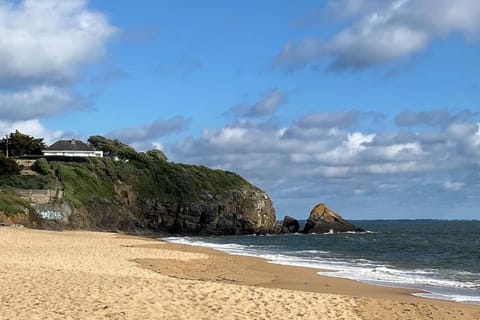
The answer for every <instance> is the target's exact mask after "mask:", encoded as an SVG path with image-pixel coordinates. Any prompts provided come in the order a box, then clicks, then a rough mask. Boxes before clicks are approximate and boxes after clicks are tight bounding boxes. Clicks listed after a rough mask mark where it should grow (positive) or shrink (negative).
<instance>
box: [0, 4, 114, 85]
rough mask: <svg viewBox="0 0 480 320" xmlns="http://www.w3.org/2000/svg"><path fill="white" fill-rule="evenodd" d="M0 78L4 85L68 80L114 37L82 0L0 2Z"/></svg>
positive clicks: (92, 59)
mask: <svg viewBox="0 0 480 320" xmlns="http://www.w3.org/2000/svg"><path fill="white" fill-rule="evenodd" d="M0 16H1V17H2V19H0V33H1V34H2V41H1V43H0V61H8V63H4V64H3V66H2V68H1V70H0V78H1V79H7V80H8V82H12V81H22V82H32V81H39V82H44V81H45V80H50V81H59V80H62V79H71V78H72V77H73V76H74V75H75V72H76V70H77V69H78V67H79V66H81V65H82V64H84V63H90V62H93V61H95V60H97V59H98V58H101V57H102V56H103V55H104V54H105V42H106V41H107V40H108V39H109V38H110V37H111V36H112V35H113V34H114V33H115V30H116V29H115V28H114V27H112V26H111V25H110V24H109V23H108V21H107V19H106V18H105V16H104V15H102V14H100V13H97V12H94V11H91V10H89V9H88V8H87V1H86V0H69V1H63V0H25V1H21V2H19V3H16V4H12V3H9V2H5V1H2V2H0Z"/></svg>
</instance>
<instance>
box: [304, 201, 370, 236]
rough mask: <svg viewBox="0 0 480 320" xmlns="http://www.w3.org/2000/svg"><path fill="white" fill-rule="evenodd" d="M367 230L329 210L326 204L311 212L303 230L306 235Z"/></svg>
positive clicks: (317, 206) (316, 207) (319, 205)
mask: <svg viewBox="0 0 480 320" xmlns="http://www.w3.org/2000/svg"><path fill="white" fill-rule="evenodd" d="M347 231H357V232H363V231H365V230H363V229H361V228H358V227H356V226H354V225H353V224H351V223H350V222H348V221H347V220H345V219H343V218H342V217H341V216H340V215H339V214H338V213H336V212H335V211H333V210H331V209H329V208H327V206H326V205H325V204H324V203H320V204H318V205H316V206H315V207H314V208H313V209H312V211H311V212H310V216H309V217H308V220H307V223H306V224H305V227H304V229H303V232H304V233H313V232H315V233H328V232H347Z"/></svg>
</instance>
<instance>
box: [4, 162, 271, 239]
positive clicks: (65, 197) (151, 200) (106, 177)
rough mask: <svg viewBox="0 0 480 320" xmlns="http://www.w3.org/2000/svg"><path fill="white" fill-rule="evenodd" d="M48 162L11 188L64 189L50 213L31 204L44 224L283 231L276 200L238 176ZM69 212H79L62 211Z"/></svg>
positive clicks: (156, 165)
mask: <svg viewBox="0 0 480 320" xmlns="http://www.w3.org/2000/svg"><path fill="white" fill-rule="evenodd" d="M42 162H43V164H42V165H43V170H42V173H41V174H38V175H37V176H32V177H30V178H29V179H28V181H29V183H28V184H27V185H25V183H24V182H22V183H23V184H22V185H19V183H18V181H17V180H18V179H17V178H16V177H11V178H9V182H10V184H11V187H13V188H21V187H23V188H25V186H26V187H27V188H28V187H29V186H30V185H31V186H32V187H33V186H37V185H38V183H35V181H40V180H42V181H43V180H48V181H49V183H48V186H49V188H53V186H57V187H58V188H59V189H61V190H59V191H58V192H56V194H57V195H60V196H59V197H58V196H57V197H56V198H55V199H53V198H52V203H51V208H50V207H48V208H47V209H48V210H46V209H45V208H44V206H45V204H43V203H42V205H40V204H35V203H31V205H32V206H33V208H34V209H37V211H38V212H39V213H45V214H42V216H43V217H44V220H48V221H49V223H48V224H43V225H52V224H54V225H55V226H56V227H62V226H63V227H66V228H73V229H97V230H98V229H99V230H119V231H126V232H137V233H152V232H163V233H173V234H184V235H200V234H201V235H234V234H255V233H256V234H264V233H272V232H274V228H275V227H276V225H275V210H274V208H273V205H272V201H271V200H270V198H269V196H268V195H267V194H266V193H265V192H263V191H262V190H260V189H258V188H257V187H255V186H253V185H252V184H250V183H249V182H248V181H246V180H245V179H243V178H242V177H240V176H239V175H237V174H235V173H232V172H227V171H221V170H212V169H209V168H206V167H203V166H194V165H184V164H176V163H170V162H167V161H165V160H163V159H158V158H149V157H146V156H142V155H140V156H138V159H133V160H130V161H128V162H127V161H114V160H113V159H111V158H103V159H59V158H55V159H49V160H48V161H45V160H42ZM23 180H25V179H23V178H22V181H23ZM28 189H30V188H28ZM32 189H33V188H32ZM53 193H55V192H53ZM0 200H1V199H0ZM27 201H28V199H27ZM62 204H68V206H65V205H62ZM49 205H50V204H49ZM67 207H68V208H71V209H70V210H63V209H62V208H67ZM0 209H1V207H0ZM42 210H43V211H42ZM0 211H1V210H0ZM44 211H45V212H44ZM10 216H13V214H10ZM35 217H36V218H38V215H36V216H35ZM37 220H38V219H37ZM52 220H53V221H52ZM25 224H27V225H29V223H28V221H25ZM37 225H38V224H37Z"/></svg>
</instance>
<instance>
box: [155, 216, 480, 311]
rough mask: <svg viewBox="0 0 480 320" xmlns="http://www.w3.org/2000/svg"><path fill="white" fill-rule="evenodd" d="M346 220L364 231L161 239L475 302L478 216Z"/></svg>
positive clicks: (479, 277)
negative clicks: (472, 219)
mask: <svg viewBox="0 0 480 320" xmlns="http://www.w3.org/2000/svg"><path fill="white" fill-rule="evenodd" d="M351 222H352V223H354V224H355V225H356V226H359V227H361V228H363V229H365V230H367V231H366V232H360V233H353V232H347V233H326V234H300V233H299V234H286V235H265V236H255V235H246V236H208V237H168V238H166V239H163V240H167V241H170V242H174V243H182V244H191V245H197V246H204V247H209V248H214V249H218V250H222V251H225V252H228V253H230V254H234V255H245V256H254V257H262V258H265V259H267V260H268V261H269V262H270V263H277V264H283V265H292V266H304V267H312V268H318V269H326V270H329V271H327V272H322V273H321V274H322V275H328V276H332V277H341V278H348V279H354V280H358V281H362V282H366V283H370V284H376V285H385V286H394V287H402V288H411V289H420V290H422V291H425V292H426V293H418V294H416V295H418V296H423V297H426V298H434V299H443V300H452V301H457V302H462V303H469V304H479V305H480V221H463V220H462V221H444V220H375V221H372V220H357V221H351ZM303 223H304V222H303Z"/></svg>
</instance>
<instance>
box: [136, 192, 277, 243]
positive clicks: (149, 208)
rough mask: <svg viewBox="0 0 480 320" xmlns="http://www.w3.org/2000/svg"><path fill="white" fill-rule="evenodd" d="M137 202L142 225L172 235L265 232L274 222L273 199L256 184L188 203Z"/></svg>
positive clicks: (154, 200) (269, 230) (271, 230)
mask: <svg viewBox="0 0 480 320" xmlns="http://www.w3.org/2000/svg"><path fill="white" fill-rule="evenodd" d="M139 205H140V210H141V211H142V212H143V216H144V217H143V219H142V220H141V221H139V222H140V224H141V227H142V228H145V229H149V230H154V231H166V232H168V233H173V234H190V235H240V234H266V233H273V232H274V230H275V224H276V221H275V209H274V208H273V205H272V200H271V199H270V198H269V197H268V195H267V194H266V193H265V192H263V191H261V190H259V189H257V188H255V187H244V188H242V189H239V190H231V191H230V192H228V193H227V194H225V195H222V196H220V195H216V196H213V195H210V194H206V195H204V196H203V197H202V199H201V200H198V201H195V202H190V203H172V202H165V201H158V200H157V199H143V200H140V201H139Z"/></svg>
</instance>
